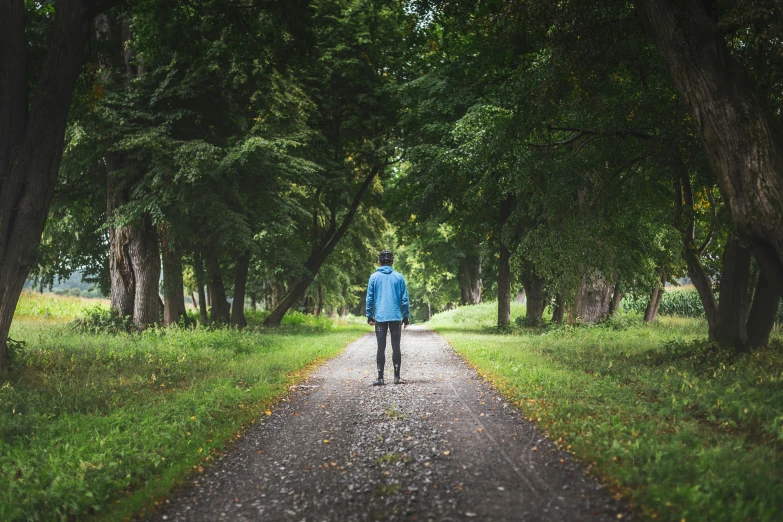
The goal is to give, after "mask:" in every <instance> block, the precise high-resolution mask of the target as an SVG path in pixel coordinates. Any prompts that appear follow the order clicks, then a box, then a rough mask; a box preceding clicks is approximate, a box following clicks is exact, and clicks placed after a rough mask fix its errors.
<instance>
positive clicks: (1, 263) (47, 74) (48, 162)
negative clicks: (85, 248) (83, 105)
mask: <svg viewBox="0 0 783 522" xmlns="http://www.w3.org/2000/svg"><path fill="white" fill-rule="evenodd" d="M25 5H26V4H25V2H21V1H15V2H8V1H5V2H0V267H2V270H0V372H3V371H6V370H7V369H8V354H7V345H6V342H7V339H8V332H9V330H10V328H11V322H12V320H13V316H14V310H15V309H16V304H17V302H18V300H19V296H20V295H21V293H22V288H23V286H24V283H25V281H26V279H27V276H28V274H29V273H30V268H31V266H33V264H34V263H35V258H36V253H37V252H36V250H37V248H38V244H39V243H40V241H41V234H42V233H43V230H44V226H45V224H46V218H47V215H48V212H49V206H50V205H51V203H52V198H53V197H54V188H55V186H56V185H57V183H56V181H57V174H58V172H59V169H60V161H61V160H62V154H63V142H64V136H65V126H66V123H67V121H68V112H69V109H70V106H71V98H72V96H73V91H74V88H75V87H76V80H77V78H78V77H79V73H80V71H81V68H82V63H83V59H84V56H85V52H84V47H85V43H86V41H87V38H88V35H89V33H90V20H91V18H92V17H94V16H95V15H97V14H98V12H90V11H89V8H88V5H87V2H83V1H80V0H62V1H58V2H57V9H56V10H55V14H54V21H53V23H52V26H51V27H52V29H51V31H50V34H49V44H48V49H47V52H46V56H45V57H44V59H43V63H41V65H40V68H39V69H38V71H40V72H39V74H38V78H37V79H36V81H35V82H34V84H35V90H34V94H33V98H32V100H29V98H28V92H29V91H28V89H29V88H30V85H31V84H32V83H33V82H32V81H31V80H33V78H31V77H30V72H31V71H30V68H29V61H28V52H29V44H28V37H27V34H26V29H27V28H26V22H27V20H28V14H27V8H26V7H25Z"/></svg>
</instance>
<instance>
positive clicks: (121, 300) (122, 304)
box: [106, 154, 136, 318]
mask: <svg viewBox="0 0 783 522" xmlns="http://www.w3.org/2000/svg"><path fill="white" fill-rule="evenodd" d="M119 163H120V161H119V158H117V157H116V156H115V155H114V154H107V155H106V165H107V170H108V171H109V172H108V173H107V189H106V217H107V219H112V218H113V217H115V214H116V210H117V209H118V208H119V207H120V206H121V205H123V204H125V203H127V201H128V197H129V196H128V194H127V191H126V190H125V189H124V188H123V187H122V185H121V184H120V180H119V177H120V173H119V168H120V164H119ZM130 228H131V227H130V226H129V225H124V226H119V227H109V278H110V281H111V295H110V306H111V309H112V310H114V311H115V312H116V313H117V314H118V315H119V316H120V317H131V318H133V301H134V300H135V298H136V278H135V276H134V274H133V265H132V263H131V258H130V251H129V249H130V236H131V234H130Z"/></svg>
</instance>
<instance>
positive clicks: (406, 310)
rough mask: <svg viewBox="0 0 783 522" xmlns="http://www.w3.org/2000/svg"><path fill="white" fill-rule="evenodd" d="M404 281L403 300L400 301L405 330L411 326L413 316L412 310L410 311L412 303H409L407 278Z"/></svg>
mask: <svg viewBox="0 0 783 522" xmlns="http://www.w3.org/2000/svg"><path fill="white" fill-rule="evenodd" d="M401 279H402V299H400V306H401V308H402V324H404V325H405V328H407V327H408V324H410V315H411V309H410V303H409V302H408V287H407V286H406V285H405V278H404V277H403V278H401Z"/></svg>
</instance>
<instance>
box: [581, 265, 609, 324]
mask: <svg viewBox="0 0 783 522" xmlns="http://www.w3.org/2000/svg"><path fill="white" fill-rule="evenodd" d="M611 300H612V286H611V285H610V284H609V283H608V282H607V281H606V279H604V276H603V274H601V273H600V272H598V271H595V272H593V274H592V275H583V276H582V281H581V283H580V284H579V293H578V294H577V296H576V315H577V317H578V318H579V319H580V320H581V321H582V322H585V323H597V322H598V321H600V320H601V319H602V318H603V317H604V316H605V315H606V314H607V313H608V312H609V305H610V303H611Z"/></svg>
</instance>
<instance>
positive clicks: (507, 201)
mask: <svg viewBox="0 0 783 522" xmlns="http://www.w3.org/2000/svg"><path fill="white" fill-rule="evenodd" d="M513 206H514V198H513V196H506V197H505V198H504V199H503V201H501V202H500V223H499V224H498V242H499V243H500V258H499V259H498V327H499V328H503V327H505V326H506V325H508V323H510V322H511V267H510V266H509V262H510V259H511V252H510V251H509V249H508V246H506V242H505V241H504V240H503V226H504V225H505V224H506V221H508V218H509V217H510V216H511V211H512V210H513ZM528 293H529V292H528Z"/></svg>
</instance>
